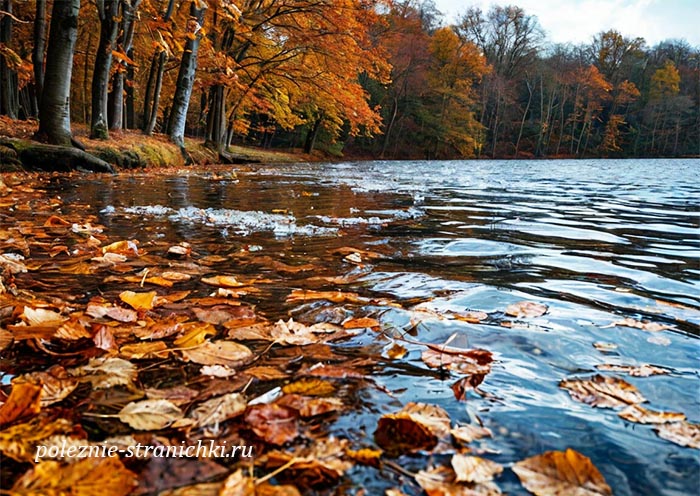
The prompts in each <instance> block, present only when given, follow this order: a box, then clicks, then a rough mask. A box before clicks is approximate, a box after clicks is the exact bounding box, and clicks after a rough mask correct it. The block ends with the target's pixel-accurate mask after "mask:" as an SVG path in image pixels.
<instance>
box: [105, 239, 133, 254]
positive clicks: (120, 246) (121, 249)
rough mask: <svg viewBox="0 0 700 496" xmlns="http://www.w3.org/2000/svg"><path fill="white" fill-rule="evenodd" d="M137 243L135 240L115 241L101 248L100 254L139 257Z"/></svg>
mask: <svg viewBox="0 0 700 496" xmlns="http://www.w3.org/2000/svg"><path fill="white" fill-rule="evenodd" d="M138 245H139V242H138V241H137V240H135V239H134V240H130V241H117V242H115V243H111V244H109V245H107V246H103V247H102V254H103V255H104V254H106V253H117V254H119V255H139V246H138Z"/></svg>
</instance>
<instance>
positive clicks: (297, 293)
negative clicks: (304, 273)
mask: <svg viewBox="0 0 700 496" xmlns="http://www.w3.org/2000/svg"><path fill="white" fill-rule="evenodd" d="M312 300H328V301H332V302H333V303H355V304H358V305H366V304H368V303H370V302H371V300H370V299H369V298H365V297H363V296H360V295H358V294H357V293H344V292H342V291H313V290H305V289H295V290H292V292H291V293H290V294H289V296H287V302H297V301H312Z"/></svg>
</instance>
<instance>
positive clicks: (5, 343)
mask: <svg viewBox="0 0 700 496" xmlns="http://www.w3.org/2000/svg"><path fill="white" fill-rule="evenodd" d="M12 341H14V338H13V336H12V333H11V332H9V331H6V330H5V329H0V351H3V350H4V349H6V348H9V347H10V345H11V344H12Z"/></svg>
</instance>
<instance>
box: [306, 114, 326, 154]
mask: <svg viewBox="0 0 700 496" xmlns="http://www.w3.org/2000/svg"><path fill="white" fill-rule="evenodd" d="M321 122H323V117H317V118H316V120H315V121H314V123H313V125H312V126H311V129H309V132H308V134H307V135H306V141H305V142H304V153H311V152H312V151H314V146H316V138H318V132H319V131H320V130H321Z"/></svg>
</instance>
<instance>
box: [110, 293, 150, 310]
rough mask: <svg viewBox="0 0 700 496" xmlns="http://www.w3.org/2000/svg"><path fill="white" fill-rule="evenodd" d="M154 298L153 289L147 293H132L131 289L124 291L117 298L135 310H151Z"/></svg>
mask: <svg viewBox="0 0 700 496" xmlns="http://www.w3.org/2000/svg"><path fill="white" fill-rule="evenodd" d="M155 298H156V292H155V291H149V292H148V293H134V292H133V291H124V292H122V293H121V294H120V295H119V299H120V300H122V301H123V302H124V303H126V304H127V305H129V306H130V307H131V308H133V309H134V310H136V311H141V310H152V309H153V304H154V301H155Z"/></svg>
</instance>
